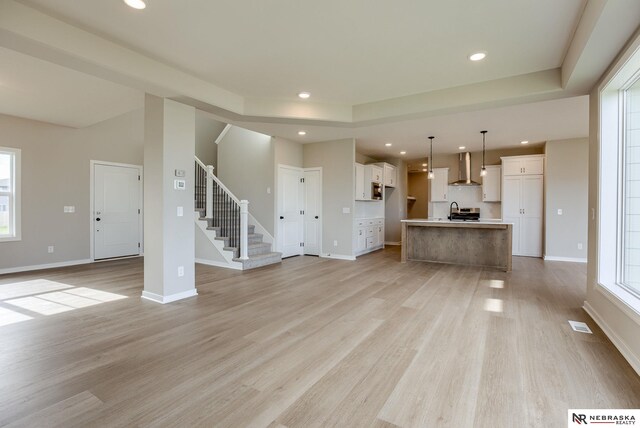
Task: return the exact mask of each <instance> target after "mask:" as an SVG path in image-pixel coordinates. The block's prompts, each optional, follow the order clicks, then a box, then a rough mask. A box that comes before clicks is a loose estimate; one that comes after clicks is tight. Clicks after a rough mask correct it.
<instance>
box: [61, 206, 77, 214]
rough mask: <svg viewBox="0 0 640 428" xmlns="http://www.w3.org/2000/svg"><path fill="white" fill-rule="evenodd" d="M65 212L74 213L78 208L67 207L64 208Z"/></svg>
mask: <svg viewBox="0 0 640 428" xmlns="http://www.w3.org/2000/svg"><path fill="white" fill-rule="evenodd" d="M64 212H65V213H74V212H76V207H75V206H73V205H65V206H64Z"/></svg>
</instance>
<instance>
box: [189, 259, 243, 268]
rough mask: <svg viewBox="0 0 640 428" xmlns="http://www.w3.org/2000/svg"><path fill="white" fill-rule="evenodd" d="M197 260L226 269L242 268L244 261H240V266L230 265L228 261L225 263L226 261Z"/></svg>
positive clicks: (197, 260)
mask: <svg viewBox="0 0 640 428" xmlns="http://www.w3.org/2000/svg"><path fill="white" fill-rule="evenodd" d="M195 262H196V263H200V264H201V265H207V266H215V267H221V268H226V269H235V270H242V263H238V265H239V266H237V265H229V264H228V263H225V262H215V261H213V260H205V259H196V260H195ZM234 263H235V262H234Z"/></svg>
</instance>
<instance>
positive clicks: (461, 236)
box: [401, 219, 513, 271]
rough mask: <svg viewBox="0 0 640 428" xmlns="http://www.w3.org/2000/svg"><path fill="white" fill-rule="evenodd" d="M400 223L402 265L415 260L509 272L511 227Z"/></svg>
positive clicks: (428, 221)
mask: <svg viewBox="0 0 640 428" xmlns="http://www.w3.org/2000/svg"><path fill="white" fill-rule="evenodd" d="M401 223H402V262H406V261H407V260H415V261H426V262H435V263H453V264H463V265H473V266H487V267H494V268H500V269H504V270H506V271H510V270H511V239H512V237H511V236H512V229H513V224H511V223H505V222H503V221H502V220H481V221H456V220H454V221H451V220H435V219H406V220H401Z"/></svg>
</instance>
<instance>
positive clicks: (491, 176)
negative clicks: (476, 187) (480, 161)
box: [482, 165, 502, 202]
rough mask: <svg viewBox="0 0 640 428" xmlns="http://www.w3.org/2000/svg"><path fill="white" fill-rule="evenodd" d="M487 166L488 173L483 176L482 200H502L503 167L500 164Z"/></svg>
mask: <svg viewBox="0 0 640 428" xmlns="http://www.w3.org/2000/svg"><path fill="white" fill-rule="evenodd" d="M485 168H486V169H487V174H486V175H485V176H484V177H482V201H483V202H500V181H501V174H500V172H501V170H502V168H500V165H492V166H487V167H485Z"/></svg>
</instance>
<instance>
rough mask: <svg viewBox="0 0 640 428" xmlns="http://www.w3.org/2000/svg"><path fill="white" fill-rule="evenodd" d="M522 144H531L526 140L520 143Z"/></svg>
mask: <svg viewBox="0 0 640 428" xmlns="http://www.w3.org/2000/svg"><path fill="white" fill-rule="evenodd" d="M520 144H529V142H528V141H527V140H524V141H520Z"/></svg>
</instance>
